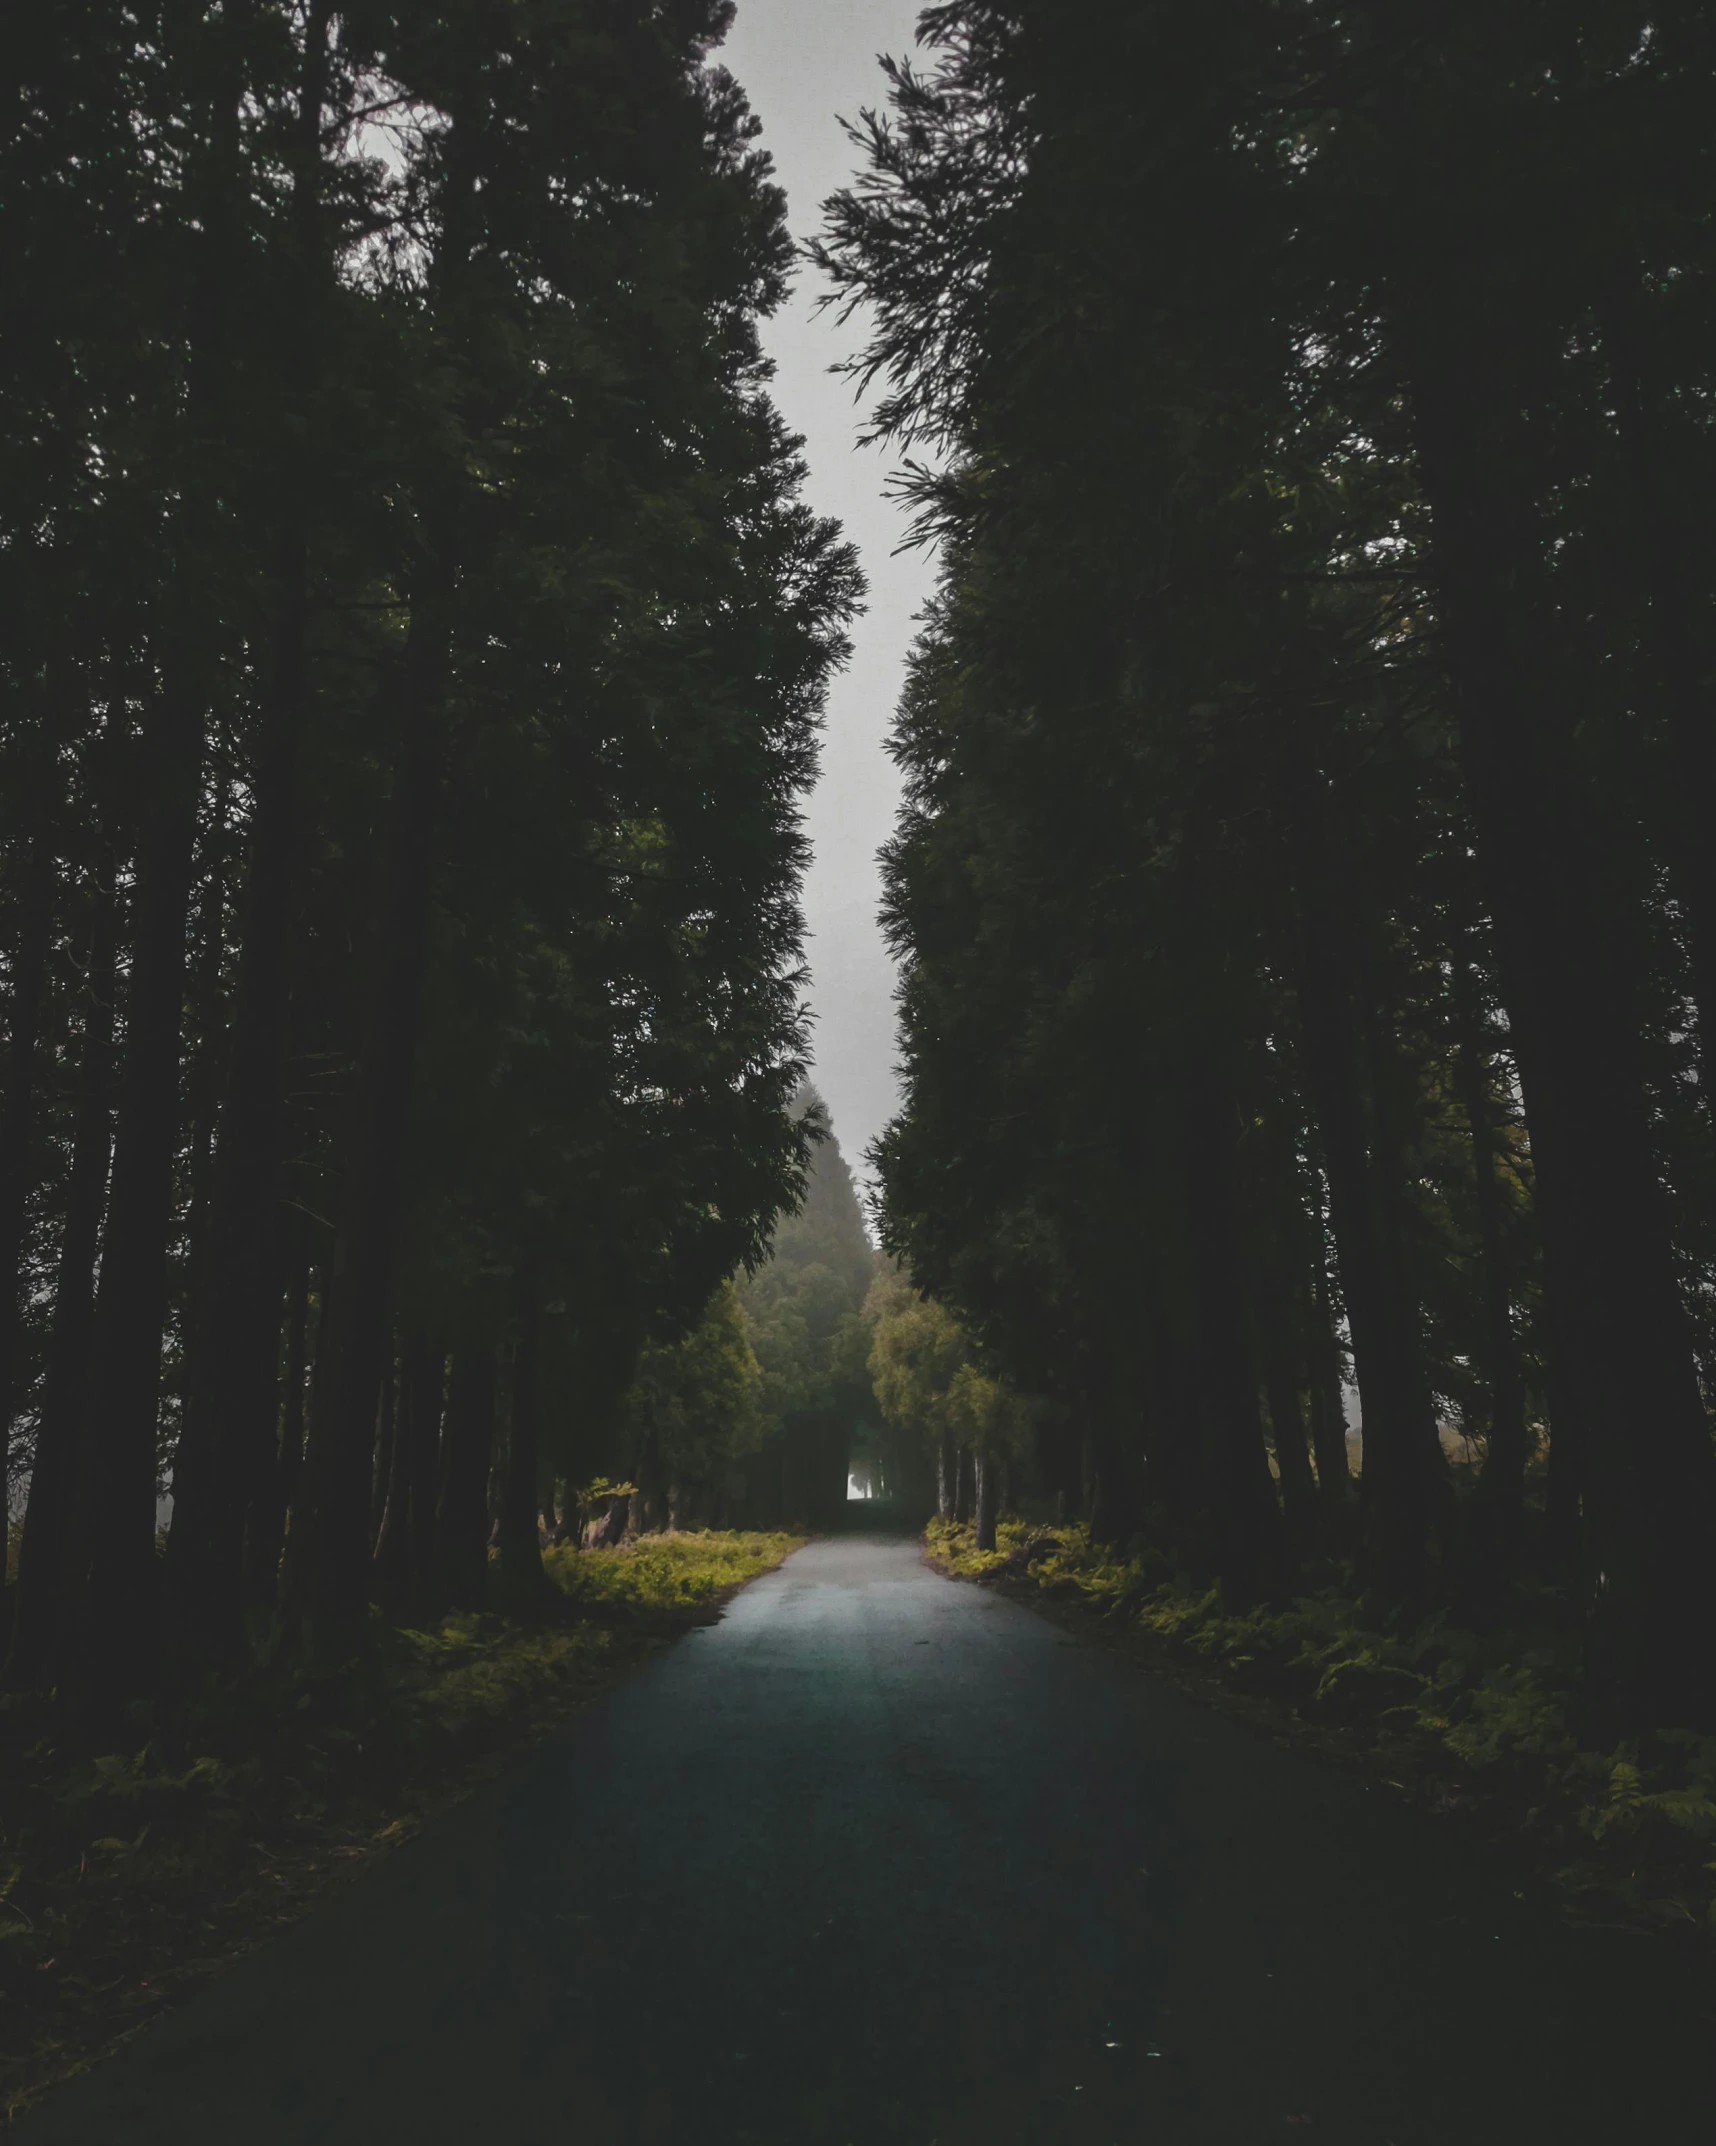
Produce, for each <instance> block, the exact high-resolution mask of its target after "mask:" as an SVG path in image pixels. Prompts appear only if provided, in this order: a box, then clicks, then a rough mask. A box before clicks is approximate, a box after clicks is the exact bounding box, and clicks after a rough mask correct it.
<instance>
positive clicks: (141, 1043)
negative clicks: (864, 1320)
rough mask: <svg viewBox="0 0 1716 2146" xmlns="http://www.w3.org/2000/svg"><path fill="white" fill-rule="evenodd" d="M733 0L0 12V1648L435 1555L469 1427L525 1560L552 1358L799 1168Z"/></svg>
mask: <svg viewBox="0 0 1716 2146" xmlns="http://www.w3.org/2000/svg"><path fill="white" fill-rule="evenodd" d="M729 12H730V11H729V9H728V8H727V7H726V6H725V5H724V4H722V0H666V4H651V5H644V4H642V0H555V4H551V5H550V4H538V0H446V4H439V5H429V6H424V5H412V6H409V7H391V6H389V5H386V4H385V0H383V4H378V5H368V4H362V5H352V6H336V5H334V4H332V0H234V4H232V5H228V6H226V7H223V8H220V9H207V8H202V7H188V6H183V5H178V4H167V0H157V4H149V0H145V4H143V5H141V6H138V5H127V6H119V5H109V4H106V0H90V4H88V5H83V6H79V7H75V8H72V9H69V10H67V9H52V10H37V11H35V13H34V14H33V15H32V16H31V17H30V18H29V19H28V20H21V21H20V22H19V23H18V25H17V34H16V36H15V37H14V38H13V40H12V45H11V54H10V57H11V78H12V80H13V82H14V85H15V87H16V90H17V92H18V94H17V96H16V97H15V100H14V105H15V109H14V115H13V123H12V125H11V126H10V127H9V128H8V132H7V139H6V143H5V145H4V148H3V149H0V160H3V170H0V191H3V193H4V198H5V202H6V216H5V220H4V236H3V240H0V243H3V245H4V247H5V261H4V281H5V286H6V290H7V293H8V304H7V309H6V323H5V331H4V344H3V348H0V363H3V365H4V369H5V372H4V403H3V408H4V417H3V419H0V583H3V591H4V593H3V598H0V602H3V608H4V612H5V616H6V619H7V631H6V638H5V642H4V646H3V648H0V696H3V710H4V714H3V722H4V731H3V737H0V753H3V757H4V777H5V783H4V792H3V802H0V812H3V814H4V819H3V824H0V886H3V906H0V934H3V937H4V946H5V956H6V1004H7V1012H8V1015H9V1039H8V1044H7V1050H6V1056H5V1064H4V1093H3V1095H0V1105H3V1114H0V1266H3V1267H4V1270H5V1273H6V1275H7V1286H6V1288H5V1290H4V1291H0V1404H3V1408H4V1414H5V1419H6V1441H5V1442H6V1454H7V1481H8V1492H9V1504H10V1509H11V1511H12V1513H13V1515H14V1517H15V1520H16V1521H17V1522H19V1523H20V1527H19V1530H18V1532H19V1534H20V1536H21V1539H19V1540H18V1541H17V1542H16V1544H15V1548H16V1552H17V1555H16V1559H15V1580H14V1582H13V1584H12V1585H11V1586H10V1587H9V1588H8V1590H7V1594H6V1607H7V1624H8V1637H7V1645H8V1648H9V1659H10V1675H11V1676H12V1678H13V1679H14V1680H21V1681H24V1682H31V1683H42V1682H52V1683H54V1684H56V1685H57V1686H58V1687H59V1688H60V1689H61V1691H62V1692H64V1693H67V1694H70V1695H73V1696H75V1697H77V1698H79V1699H81V1700H84V1701H87V1702H89V1703H91V1704H99V1703H101V1702H103V1701H111V1700H114V1699H123V1698H127V1697H130V1696H133V1695H136V1694H139V1693H147V1692H149V1691H151V1690H155V1689H162V1688H171V1687H172V1686H173V1684H174V1683H175V1681H176V1680H177V1681H181V1682H182V1681H183V1680H185V1679H188V1678H194V1677H196V1676H198V1675H201V1674H203V1673H206V1672H208V1671H210V1670H214V1671H221V1670H226V1669H229V1668H232V1667H234V1666H235V1665H238V1664H240V1663H241V1662H242V1660H243V1659H244V1656H245V1651H246V1648H247V1646H248V1645H252V1644H255V1643H257V1642H259V1641H266V1643H267V1644H269V1645H271V1646H272V1647H273V1648H275V1649H277V1650H280V1651H281V1652H282V1653H283V1654H284V1655H285V1657H286V1658H288V1659H302V1658H304V1657H305V1656H306V1655H308V1656H336V1655H338V1654H339V1653H340V1652H341V1651H342V1650H344V1649H346V1648H348V1647H349V1646H350V1644H351V1642H352V1639H353V1637H354V1635H355V1634H357V1633H358V1632H359V1631H360V1630H361V1628H362V1625H363V1621H364V1619H365V1616H366V1614H367V1604H368V1602H369V1600H370V1598H371V1595H372V1592H375V1591H379V1592H380V1594H381V1595H382V1597H383V1598H384V1599H385V1600H386V1601H388V1602H389V1603H390V1604H392V1605H394V1606H396V1607H399V1608H413V1607H414V1608H416V1609H419V1610H421V1609H424V1608H429V1607H433V1606H434V1605H435V1604H437V1603H440V1602H447V1601H454V1602H457V1601H461V1600H469V1599H471V1598H472V1596H473V1594H474V1592H475V1591H476V1590H478V1589H480V1587H481V1585H482V1581H483V1567H484V1562H485V1557H486V1545H487V1539H488V1535H489V1529H490V1513H489V1506H488V1486H489V1477H490V1470H491V1460H494V1461H496V1462H497V1464H498V1466H499V1468H500V1473H501V1477H502V1480H503V1489H502V1492H501V1496H500V1502H499V1512H500V1522H499V1544H500V1557H501V1560H502V1562H503V1563H511V1564H514V1565H517V1566H519V1567H521V1568H523V1569H524V1570H525V1571H526V1573H527V1574H528V1571H529V1569H530V1567H531V1566H532V1565H533V1564H534V1562H535V1560H536V1558H537V1555H538V1550H537V1528H536V1515H537V1500H538V1489H539V1485H538V1458H537V1453H536V1440H537V1432H538V1425H539V1424H540V1423H541V1421H542V1420H543V1418H544V1413H545V1406H546V1402H547V1400H548V1398H550V1397H551V1396H553V1395H555V1394H559V1395H561V1396H573V1397H575V1398H576V1402H577V1405H580V1406H586V1407H590V1408H593V1409H600V1408H603V1407H606V1406H609V1405H610V1404H612V1403H614V1402H615V1401H616V1400H617V1397H618V1396H619V1395H621V1394H623V1393H624V1391H625V1390H626V1388H627V1387H628V1385H629V1384H630V1382H631V1379H632V1374H633V1370H634V1367H635V1365H636V1362H637V1358H638V1354H639V1351H640V1349H641V1348H642V1347H643V1346H644V1344H645V1343H646V1342H648V1341H649V1340H651V1339H652V1338H654V1339H657V1340H660V1339H664V1338H669V1337H671V1336H672V1335H673V1334H675V1333H676V1332H680V1331H683V1330H684V1329H685V1328H686V1327H688V1326H689V1325H692V1324H694V1323H695V1322H696V1320H697V1319H698V1317H699V1316H700V1315H701V1312H702V1308H703V1306H704V1305H705V1303H706V1302H707V1301H708V1299H709V1297H710V1293H711V1291H712V1290H713V1289H714V1288H716V1287H717V1285H718V1284H719V1283H720V1282H721V1280H722V1278H723V1277H725V1276H727V1275H729V1274H731V1273H732V1272H733V1271H734V1270H735V1269H736V1268H740V1267H743V1266H744V1265H745V1264H746V1263H747V1262H751V1263H754V1262H755V1261H756V1260H757V1259H758V1258H759V1257H760V1256H761V1253H762V1250H763V1247H764V1245H765V1243H766V1240H767V1233H768V1229H769V1226H770V1223H771V1221H772V1219H773V1217H774V1216H775V1215H776V1213H777V1212H779V1211H780V1210H781V1209H782V1208H783V1207H785V1206H787V1205H789V1204H791V1202H792V1201H793V1199H794V1198H795V1197H796V1196H797V1194H798V1192H799V1191H800V1189H801V1188H802V1182H803V1174H804V1167H805V1160H806V1137H805V1133H804V1129H803V1127H802V1126H801V1125H800V1124H798V1123H796V1122H795V1121H794V1120H793V1119H792V1118H791V1117H790V1116H789V1115H788V1114H787V1110H786V1105H787V1104H788V1102H789V1100H790V1098H791V1097H792V1095H793V1093H794V1091H795V1090H796V1088H797V1087H798V1085H799V1083H800V1081H801V1079H802V1064H801V1053H802V1047H803V1040H804V1039H803V1030H802V1015H801V1009H800V1003H799V995H798V993H799V983H800V977H799V943H800V930H801V926H800V917H799V910H798V901H797V885H798V878H799V873H800V870H801V866H802V861H803V844H802V837H801V834H800V831H799V825H798V819H797V814H796V808H795V803H794V800H795V797H796V796H797V794H798V793H799V792H801V791H802V790H803V788H804V787H805V785H806V783H807V781H808V780H809V777H810V774H811V772H812V766H813V759H814V751H815V729H816V723H817V720H818V714H819V708H820V702H821V697H822V693H823V689H824V684H825V681H826V679H827V677H828V674H829V672H830V669H831V667H832V666H833V665H834V664H835V663H836V662H837V661H838V660H839V659H840V657H841V654H842V651H843V640H842V629H843V623H844V621H845V620H846V619H847V618H848V616H849V615H850V613H851V611H852V609H853V607H854V604H855V602H856V600H857V595H858V577H857V572H856V567H855V564H854V561H853V559H852V557H851V554H850V553H849V551H848V550H847V549H846V547H844V546H843V545H842V544H841V543H840V542H839V540H838V533H837V532H836V531H835V530H834V529H833V528H832V526H831V525H829V524H827V523H823V522H819V521H817V520H816V519H815V518H814V517H813V516H812V515H811V514H810V513H809V511H808V510H807V509H806V508H805V507H804V506H803V505H802V504H801V503H800V502H799V501H798V500H797V497H796V493H797V488H798V484H799V479H800V474H801V472H800V467H799V464H798V462H797V459H796V455H795V443H794V442H793V441H792V440H791V439H790V438H789V437H788V436H786V435H785V434H784V433H783V430H782V427H781V425H780V423H779V421H778V419H777V417H776V416H775V414H774V412H773V410H772V409H771V407H770V404H769V402H768V400H767V397H766V393H765V391H764V390H765V381H766V369H765V367H764V366H763V364H762V362H761V360H760V358H759V351H758V343H757V338H756V325H755V324H756V321H757V319H758V317H759V316H760V315H762V314H764V313H766V312H767V311H768V310H769V309H770V308H771V307H772V306H773V305H774V304H775V303H776V302H777V301H778V299H779V298H780V296H781V293H782V287H783V277H784V272H785V270H786V268H787V265H788V262H789V259H790V244H789V241H788V239H787V236H786V234H785V231H784V228H783V224H782V201H781V197H780V195H779V193H778V191H777V190H776V189H775V188H774V187H773V186H772V184H771V183H770V181H769V177H768V167H767V164H766V161H765V160H764V159H763V158H762V156H761V155H760V154H759V152H757V151H756V149H755V148H754V147H753V146H752V141H753V135H754V131H755V130H754V124H753V122H752V121H751V120H750V118H749V117H748V115H747V112H746V109H745V106H744V103H743V100H742V98H741V96H740V94H739V92H738V90H737V89H736V88H735V86H734V84H733V83H732V81H731V80H730V78H728V77H727V76H726V75H725V74H723V73H722V72H721V71H720V70H719V69H718V68H716V67H715V66H714V65H712V64H711V63H710V61H709V59H708V57H707V55H708V53H709V51H710V49H711V47H712V46H713V45H714V44H715V43H716V42H717V41H718V38H719V36H720V33H721V32H722V30H723V29H724V27H725V24H726V20H727V17H728V14H729ZM378 1426H379V1432H378ZM163 1487H170V1490H171V1494H172V1506H171V1526H170V1532H169V1534H168V1536H167V1539H166V1542H165V1549H164V1555H162V1554H161V1553H160V1551H159V1549H158V1545H157V1497H158V1492H159V1490H160V1489H161V1488H163ZM283 1546H284V1557H282V1549H283Z"/></svg>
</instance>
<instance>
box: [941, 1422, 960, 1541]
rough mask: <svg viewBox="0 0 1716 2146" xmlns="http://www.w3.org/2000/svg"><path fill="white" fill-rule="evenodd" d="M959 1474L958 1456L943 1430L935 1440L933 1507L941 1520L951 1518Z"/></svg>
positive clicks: (951, 1441)
mask: <svg viewBox="0 0 1716 2146" xmlns="http://www.w3.org/2000/svg"><path fill="white" fill-rule="evenodd" d="M958 1474H959V1456H958V1454H957V1453H956V1452H955V1451H954V1445H953V1440H952V1439H951V1438H950V1437H949V1436H948V1435H947V1433H946V1432H945V1431H943V1432H942V1434H941V1436H940V1437H939V1438H938V1439H937V1440H936V1442H935V1509H936V1511H937V1513H938V1514H939V1515H940V1516H941V1518H942V1519H943V1520H951V1519H952V1518H953V1508H954V1501H955V1492H956V1487H957V1479H958Z"/></svg>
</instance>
